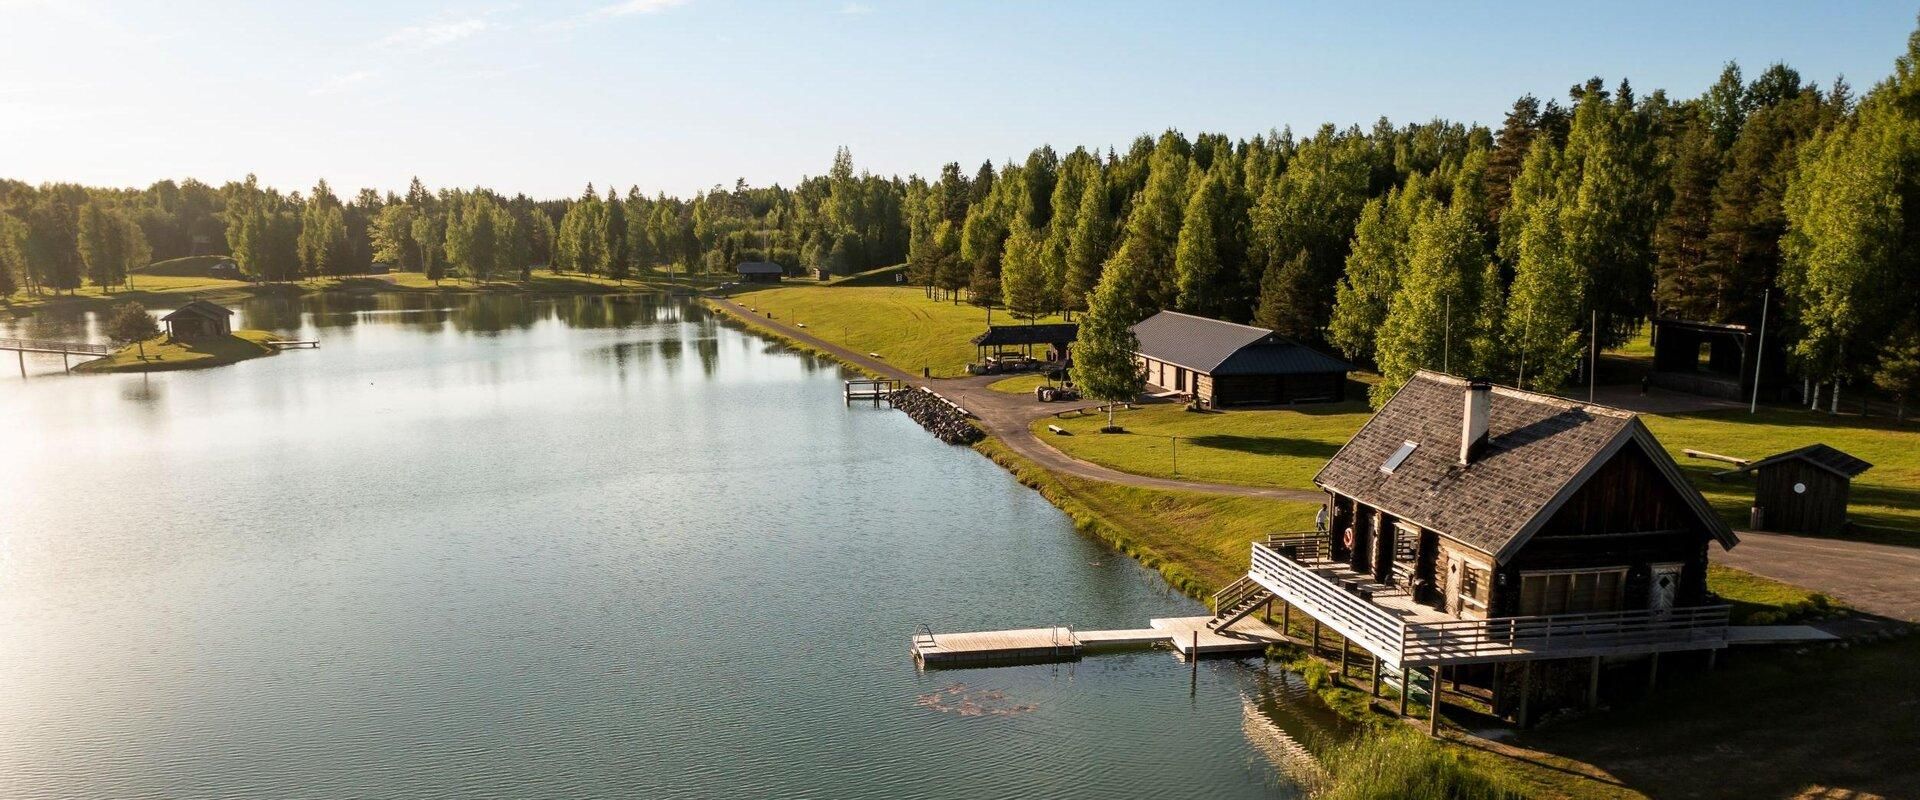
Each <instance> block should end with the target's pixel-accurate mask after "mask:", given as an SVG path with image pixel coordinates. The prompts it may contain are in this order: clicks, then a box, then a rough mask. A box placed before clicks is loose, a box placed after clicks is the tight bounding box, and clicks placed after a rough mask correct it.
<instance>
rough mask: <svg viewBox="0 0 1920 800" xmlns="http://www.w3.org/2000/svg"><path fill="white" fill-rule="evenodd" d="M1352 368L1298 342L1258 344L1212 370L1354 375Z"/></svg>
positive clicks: (1214, 371) (1252, 373)
mask: <svg viewBox="0 0 1920 800" xmlns="http://www.w3.org/2000/svg"><path fill="white" fill-rule="evenodd" d="M1351 371H1353V365H1352V364H1348V363H1347V362H1345V361H1341V360H1340V359H1337V358H1334V357H1333V356H1330V355H1327V354H1325V353H1322V352H1320V351H1318V350H1315V349H1313V348H1311V347H1308V346H1306V345H1303V344H1300V343H1298V342H1290V341H1287V340H1285V339H1281V340H1280V341H1277V342H1256V343H1254V344H1250V345H1247V346H1246V347H1242V348H1240V350H1239V351H1238V352H1235V353H1234V354H1233V355H1231V356H1228V357H1227V360H1225V361H1222V362H1220V365H1219V366H1216V367H1214V368H1213V370H1212V373H1213V374H1215V375H1300V374H1304V373H1310V372H1351Z"/></svg>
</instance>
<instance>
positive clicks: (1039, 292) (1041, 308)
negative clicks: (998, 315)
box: [1000, 224, 1053, 321]
mask: <svg viewBox="0 0 1920 800" xmlns="http://www.w3.org/2000/svg"><path fill="white" fill-rule="evenodd" d="M1040 249H1041V243H1040V242H1038V241H1036V240H1035V238H1034V233H1033V229H1031V228H1028V227H1027V226H1026V225H1025V224H1019V225H1015V226H1014V229H1013V233H1012V234H1011V235H1009V236H1008V237H1007V246H1006V253H1005V255H1004V256H1002V261H1001V264H1002V267H1001V271H1000V282H1001V291H1002V293H1003V294H1004V295H1005V297H1006V303H1007V311H1008V312H1010V313H1012V314H1013V316H1014V318H1016V319H1024V320H1028V321H1033V320H1036V319H1039V318H1040V317H1043V316H1046V314H1047V312H1048V311H1050V310H1051V308H1052V305H1053V298H1052V297H1049V296H1048V295H1047V275H1046V265H1045V264H1044V263H1043V262H1042V259H1041V254H1040Z"/></svg>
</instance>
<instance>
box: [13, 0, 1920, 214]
mask: <svg viewBox="0 0 1920 800" xmlns="http://www.w3.org/2000/svg"><path fill="white" fill-rule="evenodd" d="M1348 5H1354V6H1361V7H1359V8H1348V7H1345V6H1348ZM1915 11H1916V7H1915V6H1912V5H1903V4H1898V3H1889V2H1831V3H1827V2H1821V3H1813V2H1803V3H1788V2H1753V1H1751V0H1750V1H1749V2H1693V1H1692V0H1666V2H1657V3H1652V2H1648V3H1641V2H1607V3H1589V2H1581V3H1565V4H1555V3H1531V4H1529V3H1517V2H1511V1H1509V2H1491V3H1464V2H1463V3H1452V2H1448V3H1435V2H1380V3H1366V4H1359V3H1354V4H1344V3H1304V2H1287V3H1277V2H1276V3H1261V4H1219V5H1215V4H1200V3H1160V4H1154V3H1119V2H1104V3H1048V4H1039V3H1013V2H977V3H934V2H907V3H890V2H883V0H856V1H855V2H848V1H847V0H823V1H822V2H782V3H772V2H766V3H762V2H745V1H744V0H618V1H616V0H588V1H586V2H577V1H576V2H564V3H562V2H553V3H534V2H524V3H519V4H514V3H506V2H500V3H493V2H473V3H468V2H462V1H461V0H442V1H441V2H404V1H400V2H377V3H375V2H369V3H320V2H312V3H277V2H276V3H269V2H256V3H196V2H185V1H181V2H168V3H154V2H138V3H134V2H128V3H112V2H95V1H93V0H0V37H4V40H5V41H6V42H7V47H5V48H0V177H12V178H19V179H22V180H27V181H32V182H39V181H46V180H76V181H81V182H86V183H92V184H110V185H129V186H143V185H145V184H147V183H149V182H151V181H154V180H157V179H160V178H166V177H173V178H182V177H189V176H191V177H197V178H200V179H201V180H205V181H208V182H210V183H215V184H218V183H220V182H222V181H226V180H229V179H235V178H239V177H241V176H243V175H245V174H246V173H247V172H249V171H251V172H255V173H258V174H259V175H260V177H261V179H262V180H263V181H266V182H268V183H270V184H273V185H277V186H281V187H283V188H289V189H291V188H302V187H307V186H311V185H312V184H313V181H314V179H315V178H319V177H325V178H327V179H328V180H329V181H330V182H331V183H332V184H333V185H334V186H335V188H336V189H337V190H342V191H350V190H351V189H353V188H356V187H360V186H373V187H376V188H380V189H383V190H384V189H400V188H404V186H405V184H406V181H407V179H408V178H409V176H412V175H416V174H417V175H419V176H420V177H421V178H422V179H423V180H425V181H426V182H427V183H428V184H430V185H434V186H443V185H475V184H484V185H487V186H491V187H494V188H496V189H499V190H502V191H505V192H509V193H511V192H521V191H524V192H527V193H529V194H533V195H536V196H556V195H566V194H574V193H577V192H578V191H579V189H580V187H581V185H582V184H584V183H586V182H587V181H593V182H594V183H595V184H596V185H599V186H602V187H604V186H606V185H608V184H609V183H612V184H616V185H619V186H621V187H625V186H627V185H632V184H637V185H639V186H640V187H641V188H642V189H643V190H645V191H647V192H650V193H651V192H653V191H658V190H664V191H667V192H669V193H687V192H691V191H695V190H698V189H701V188H704V187H706V186H710V185H713V184H716V183H720V184H731V183H732V182H733V180H734V179H735V178H739V177H744V178H746V179H747V180H748V181H750V182H753V183H769V182H776V181H777V182H780V183H784V184H787V185H791V184H792V183H793V182H794V181H795V180H796V179H798V178H799V177H800V176H801V175H803V174H817V173H819V172H821V171H823V170H824V169H825V167H826V166H827V164H828V163H829V161H830V159H831V157H832V154H833V150H834V148H835V147H836V146H839V145H843V144H844V145H846V146H848V147H850V148H852V150H853V154H854V158H855V162H856V163H857V164H858V165H859V166H861V167H863V168H867V169H871V170H872V171H874V172H878V173H883V174H900V175H905V174H908V173H914V172H918V173H921V174H930V173H934V172H937V171H938V169H939V167H940V165H941V164H942V163H945V162H947V161H960V162H962V163H963V164H966V165H968V167H969V169H971V168H972V167H974V166H977V165H978V164H979V163H980V162H981V161H982V160H984V159H988V158H992V159H994V160H995V161H1002V160H1005V159H1008V158H1020V157H1023V156H1024V155H1025V153H1026V152H1027V151H1028V150H1030V149H1032V148H1033V147H1034V146H1036V145H1038V144H1040V143H1043V142H1044V143H1051V144H1053V145H1054V146H1055V147H1056V148H1059V149H1061V150H1062V151H1063V152H1064V151H1065V150H1068V149H1071V148H1072V147H1073V146H1074V145H1077V144H1086V145H1089V146H1099V147H1102V148H1104V147H1106V146H1107V145H1110V144H1111V145H1116V146H1119V147H1123V148H1124V147H1125V145H1126V143H1127V142H1128V141H1129V140H1130V139H1132V138H1133V137H1134V136H1135V135H1137V134H1139V133H1142V132H1157V131H1159V130H1162V129H1165V128H1168V127H1177V128H1179V129H1181V130H1184V131H1186V132H1188V133H1190V134H1191V133H1194V132H1198V131H1220V132H1225V133H1228V134H1230V135H1233V136H1236V137H1244V136H1249V135H1252V134H1256V133H1259V132H1262V131H1265V130H1267V129H1269V128H1279V127H1282V126H1287V125H1291V126H1293V127H1294V129H1295V130H1301V131H1306V130H1311V129H1312V128H1314V127H1317V126H1318V125H1319V124H1320V123H1322V122H1328V121H1331V122H1335V123H1338V124H1342V125H1345V124H1349V123H1356V122H1357V123H1361V124H1370V123H1371V122H1372V121H1373V120H1374V119H1375V118H1377V117H1379V116H1381V115H1386V116H1387V117H1389V118H1391V119H1393V120H1394V121H1396V122H1404V121H1414V120H1426V119H1430V118H1433V117H1446V118H1450V119H1455V120H1463V121H1480V122H1484V123H1487V124H1489V125H1498V123H1499V120H1500V117H1501V115H1502V113H1503V112H1504V111H1505V110H1506V109H1507V107H1508V106H1510V105H1511V104H1512V102H1513V99H1514V98H1515V97H1518V96H1519V95H1521V94H1523V93H1526V92H1533V93H1535V94H1538V95H1540V96H1542V97H1547V96H1553V97H1560V96H1564V93H1565V90H1566V87H1568V86H1569V85H1571V84H1573V83H1576V82H1578V81H1581V80H1583V79H1584V78H1586V77H1588V76H1592V75H1601V76H1605V77H1607V78H1608V79H1609V81H1610V82H1611V81H1614V80H1618V79H1619V78H1620V77H1622V76H1625V77H1628V78H1630V79H1631V80H1632V81H1633V83H1634V85H1635V87H1637V88H1638V89H1639V90H1640V91H1642V92H1646V91H1651V90H1652V89H1654V88H1666V89H1667V90H1668V91H1669V92H1670V93H1671V94H1673V95H1675V96H1681V97H1686V96H1693V95H1696V94H1698V93H1699V92H1700V91H1702V90H1703V89H1704V88H1705V87H1706V86H1707V84H1708V83H1710V82H1711V81H1712V80H1713V79H1714V78H1715V76H1716V75H1717V74H1718V73H1719V70H1720V65H1721V64H1722V63H1723V62H1725V61H1726V60H1728V59H1736V60H1738V61H1739V62H1740V63H1741V64H1742V65H1743V66H1744V67H1746V69H1747V71H1748V74H1749V75H1750V76H1751V75H1752V74H1754V73H1757V72H1758V71H1759V70H1760V69H1761V68H1763V67H1764V66H1765V65H1767V64H1768V63H1771V62H1773V61H1786V62H1788V63H1789V64H1792V65H1793V66H1794V67H1796V68H1798V69H1799V70H1800V71H1801V73H1802V74H1803V75H1805V76H1807V77H1808V78H1810V79H1813V80H1817V81H1819V82H1820V83H1821V84H1822V85H1823V86H1824V85H1826V84H1828V83H1830V82H1831V81H1832V79H1833V77H1834V76H1835V75H1838V74H1844V75H1846V76H1847V77H1848V79H1849V80H1850V81H1851V82H1852V83H1853V84H1854V86H1855V87H1856V89H1859V90H1864V89H1865V88H1866V87H1867V86H1870V85H1871V84H1872V83H1873V82H1875V81H1877V80H1879V79H1880V78H1882V77H1884V76H1885V75H1886V74H1887V73H1888V72H1889V71H1891V65H1892V63H1893V59H1894V57H1895V56H1897V55H1899V54H1900V53H1901V52H1902V51H1903V50H1904V48H1905V40H1906V37H1907V34H1908V33H1909V32H1910V31H1911V30H1912V29H1913V27H1914V16H1915Z"/></svg>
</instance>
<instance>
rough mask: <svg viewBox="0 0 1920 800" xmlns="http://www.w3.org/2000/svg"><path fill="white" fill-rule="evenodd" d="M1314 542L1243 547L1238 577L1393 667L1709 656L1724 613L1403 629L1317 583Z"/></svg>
mask: <svg viewBox="0 0 1920 800" xmlns="http://www.w3.org/2000/svg"><path fill="white" fill-rule="evenodd" d="M1323 537H1324V534H1314V535H1297V534H1287V535H1279V536H1273V537H1269V538H1268V541H1267V542H1256V543H1255V544H1254V545H1253V563H1252V567H1251V568H1250V569H1249V570H1248V571H1247V575H1248V577H1250V578H1252V579H1253V580H1254V581H1256V582H1258V583H1259V584H1260V585H1262V586H1265V587H1266V588H1267V589H1268V590H1269V591H1271V592H1273V593H1274V594H1275V595H1278V596H1279V597H1280V598H1281V599H1283V600H1285V601H1287V602H1288V603H1290V604H1292V605H1294V606H1296V607H1298V608H1300V609H1301V610H1302V611H1304V612H1305V613H1307V614H1308V615H1309V616H1311V617H1313V618H1314V619H1316V620H1319V621H1320V622H1321V623H1322V624H1325V625H1327V626H1328V627H1330V628H1333V629H1334V630H1336V631H1338V632H1339V633H1340V635H1342V636H1344V637H1346V638H1347V639H1349V640H1351V641H1352V642H1353V643H1354V644H1357V645H1360V646H1361V647H1362V648H1364V649H1366V650H1367V651H1369V652H1371V653H1373V654H1375V655H1378V656H1380V658H1381V660H1383V661H1385V662H1387V663H1388V664H1390V665H1393V666H1396V667H1398V666H1401V665H1421V664H1450V663H1466V662H1492V661H1516V660H1527V659H1534V658H1571V657H1577V656H1588V655H1629V654H1638V653H1652V652H1659V651H1663V650H1692V649H1701V650H1704V649H1717V648H1721V647H1725V646H1726V643H1727V625H1728V608H1727V607H1726V606H1696V607H1688V608H1674V609H1660V610H1656V609H1640V610H1634V611H1602V612H1592V613H1582V614H1549V615H1541V616H1529V617H1495V618H1492V619H1483V620H1481V619H1475V620H1451V621H1446V622H1409V621H1407V620H1406V619H1405V618H1404V617H1401V616H1400V615H1399V614H1397V613H1395V612H1393V611H1390V610H1388V609H1386V608H1384V607H1382V606H1379V605H1376V604H1374V603H1373V602H1372V601H1370V600H1368V599H1367V598H1365V597H1362V596H1361V595H1359V594H1356V593H1355V592H1354V591H1352V590H1350V589H1348V588H1346V587H1345V586H1342V585H1341V584H1339V583H1338V582H1336V581H1335V580H1334V579H1333V578H1331V577H1329V576H1328V575H1325V574H1323V573H1321V572H1319V571H1318V570H1316V569H1315V568H1314V567H1313V566H1311V562H1313V561H1317V560H1320V559H1322V558H1324V555H1325V548H1326V543H1325V541H1324V538H1323Z"/></svg>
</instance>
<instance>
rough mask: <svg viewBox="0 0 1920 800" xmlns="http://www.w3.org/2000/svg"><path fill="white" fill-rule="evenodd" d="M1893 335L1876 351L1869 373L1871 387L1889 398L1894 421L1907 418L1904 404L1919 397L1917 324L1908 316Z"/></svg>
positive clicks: (1919, 332) (1919, 328) (1919, 335)
mask: <svg viewBox="0 0 1920 800" xmlns="http://www.w3.org/2000/svg"><path fill="white" fill-rule="evenodd" d="M1912 313H1913V312H1912V311H1911V310H1909V311H1908V314H1909V316H1908V317H1907V320H1906V321H1905V322H1904V323H1902V324H1901V325H1900V327H1899V328H1898V329H1896V330H1895V331H1894V334H1893V336H1891V337H1889V338H1888V339H1887V340H1886V344H1884V345H1882V346H1881V348H1880V361H1879V363H1878V364H1876V365H1875V367H1874V371H1873V385H1874V386H1875V387H1876V388H1878V389H1879V390H1880V391H1883V392H1886V393H1887V394H1890V395H1893V399H1894V402H1895V403H1897V404H1898V410H1897V411H1896V412H1895V417H1896V418H1897V419H1899V420H1901V421H1905V420H1906V418H1907V401H1908V400H1909V399H1911V398H1913V397H1915V396H1920V321H1916V319H1915V318H1914V317H1913V316H1911V315H1912Z"/></svg>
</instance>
